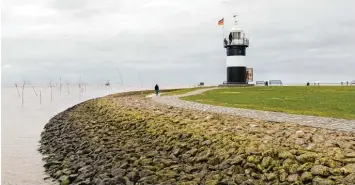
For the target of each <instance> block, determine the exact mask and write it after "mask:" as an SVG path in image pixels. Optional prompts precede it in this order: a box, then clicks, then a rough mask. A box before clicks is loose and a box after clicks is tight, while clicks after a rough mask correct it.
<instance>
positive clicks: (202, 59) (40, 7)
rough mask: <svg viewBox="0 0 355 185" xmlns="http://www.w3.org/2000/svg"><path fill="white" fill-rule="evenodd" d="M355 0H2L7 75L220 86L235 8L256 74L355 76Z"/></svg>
mask: <svg viewBox="0 0 355 185" xmlns="http://www.w3.org/2000/svg"><path fill="white" fill-rule="evenodd" d="M354 7H355V1H354V0H339V1H334V0H312V1H309V0H287V1H285V0H267V1H265V0H247V1H246V0H176V1H172V0H100V1H97V0H31V1H28V0H3V1H2V22H1V27H2V35H1V38H2V40H1V44H2V57H1V59H2V60H1V67H2V82H3V83H14V82H20V81H22V80H23V79H25V80H28V81H30V82H31V83H46V82H48V81H49V80H50V79H52V80H53V81H59V78H60V77H61V78H62V79H63V81H70V82H77V81H78V79H79V77H80V76H81V78H82V80H83V81H86V82H89V83H102V82H105V81H106V80H110V81H111V82H114V83H119V82H120V78H119V75H118V72H117V68H118V69H119V70H120V72H121V73H122V76H123V80H124V83H125V84H133V85H135V84H140V83H143V84H145V85H150V84H155V83H160V84H193V83H198V82H200V81H204V82H205V83H213V84H217V83H219V82H222V81H224V80H225V79H226V64H225V59H226V54H225V49H224V48H223V38H222V37H223V35H222V28H221V27H218V26H217V22H218V20H220V19H221V18H222V17H225V34H226V35H227V34H228V33H227V32H228V30H229V29H230V28H231V26H232V24H233V17H232V16H233V14H235V13H236V14H238V15H239V16H238V17H239V18H238V19H239V22H240V26H241V27H242V28H243V29H244V31H245V32H246V33H247V35H248V36H249V38H250V47H249V48H248V49H247V56H246V60H247V63H248V66H247V67H252V68H254V80H269V79H281V80H283V81H284V83H293V82H301V83H303V82H306V81H315V80H318V81H320V82H333V81H334V82H340V81H346V80H349V81H351V80H355V57H354V51H355V16H354Z"/></svg>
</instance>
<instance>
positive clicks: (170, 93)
mask: <svg viewBox="0 0 355 185" xmlns="http://www.w3.org/2000/svg"><path fill="white" fill-rule="evenodd" d="M204 88H210V87H194V88H186V89H177V90H174V91H170V92H166V93H164V94H162V96H174V95H182V94H186V93H188V92H191V91H195V90H198V89H204Z"/></svg>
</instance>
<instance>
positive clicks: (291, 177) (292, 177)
mask: <svg viewBox="0 0 355 185" xmlns="http://www.w3.org/2000/svg"><path fill="white" fill-rule="evenodd" d="M297 179H298V174H291V175H289V176H288V177H287V181H288V182H296V181H297Z"/></svg>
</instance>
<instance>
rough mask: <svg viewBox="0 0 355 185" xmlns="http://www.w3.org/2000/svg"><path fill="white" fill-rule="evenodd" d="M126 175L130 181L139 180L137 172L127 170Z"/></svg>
mask: <svg viewBox="0 0 355 185" xmlns="http://www.w3.org/2000/svg"><path fill="white" fill-rule="evenodd" d="M127 177H128V179H129V180H130V181H132V182H137V181H138V180H139V174H138V172H136V171H132V172H129V173H128V174H127Z"/></svg>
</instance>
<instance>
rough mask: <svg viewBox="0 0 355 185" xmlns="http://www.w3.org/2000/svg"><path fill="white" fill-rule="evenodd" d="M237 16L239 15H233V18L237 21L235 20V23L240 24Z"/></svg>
mask: <svg viewBox="0 0 355 185" xmlns="http://www.w3.org/2000/svg"><path fill="white" fill-rule="evenodd" d="M237 16H238V15H237V14H235V15H233V17H234V19H235V20H234V23H237V22H238V20H237Z"/></svg>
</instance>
